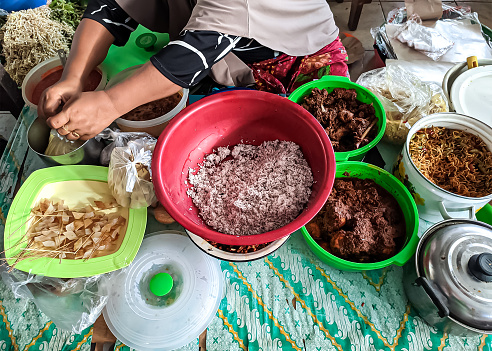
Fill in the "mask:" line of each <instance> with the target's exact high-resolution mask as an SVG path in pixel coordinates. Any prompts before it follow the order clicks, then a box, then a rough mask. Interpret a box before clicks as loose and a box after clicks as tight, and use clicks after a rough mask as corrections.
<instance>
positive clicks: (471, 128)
mask: <svg viewBox="0 0 492 351" xmlns="http://www.w3.org/2000/svg"><path fill="white" fill-rule="evenodd" d="M432 126H434V127H446V128H451V129H459V130H463V131H466V132H469V133H472V134H475V135H477V136H479V137H480V138H481V139H482V140H483V141H484V142H485V144H486V145H487V147H488V148H489V150H492V128H491V127H489V126H488V125H486V124H485V123H483V122H481V121H479V120H477V119H475V118H472V117H469V116H465V115H461V114H458V113H451V112H443V113H436V114H432V115H429V116H427V117H424V118H422V119H420V120H419V121H418V122H417V123H415V124H414V125H413V127H412V128H411V129H410V131H409V132H408V136H407V140H406V143H405V146H404V147H403V150H402V152H401V154H400V157H399V158H398V161H397V163H396V165H395V168H394V169H395V175H396V176H397V177H398V178H400V179H401V180H403V182H404V184H405V185H406V186H407V188H408V190H409V191H410V193H411V194H412V195H413V197H414V199H415V202H416V203H417V208H418V211H419V217H420V218H422V219H425V220H427V221H430V222H440V221H442V220H443V219H451V218H469V219H475V213H476V212H477V211H478V210H480V209H481V208H482V207H483V206H485V205H486V204H487V203H488V202H489V201H490V200H492V194H490V195H487V196H484V197H467V196H462V195H457V194H454V193H451V192H449V191H447V190H444V189H442V188H440V187H438V186H437V185H435V184H434V183H432V182H431V181H430V180H428V179H427V178H425V177H424V175H423V174H422V173H421V172H420V171H419V170H418V169H417V167H416V166H415V164H414V163H413V161H412V160H411V158H410V152H409V144H410V140H411V139H412V136H413V135H414V134H415V133H416V132H417V131H419V130H420V129H423V128H429V127H432Z"/></svg>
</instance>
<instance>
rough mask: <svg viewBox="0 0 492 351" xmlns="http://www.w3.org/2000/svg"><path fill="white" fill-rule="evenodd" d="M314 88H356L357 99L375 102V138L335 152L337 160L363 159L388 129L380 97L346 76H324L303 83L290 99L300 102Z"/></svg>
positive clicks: (329, 90) (367, 102) (368, 102)
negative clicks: (376, 128) (361, 144)
mask: <svg viewBox="0 0 492 351" xmlns="http://www.w3.org/2000/svg"><path fill="white" fill-rule="evenodd" d="M313 88H318V89H320V90H321V89H326V90H327V91H328V92H331V91H332V90H333V89H335V88H345V89H355V91H356V92H357V100H359V101H361V102H364V103H366V104H371V103H372V104H373V106H374V109H375V110H376V117H377V118H378V123H377V126H378V134H377V135H376V137H375V138H374V140H372V141H371V142H370V143H369V144H367V145H365V146H363V147H361V148H360V149H357V150H352V151H346V152H335V159H336V161H337V162H342V161H360V160H362V159H363V158H364V156H365V155H366V154H367V152H368V151H369V150H370V149H372V148H373V147H375V146H376V144H377V143H378V142H379V141H380V140H381V138H382V137H383V134H384V131H385V129H386V113H385V112H384V108H383V105H382V104H381V102H380V101H379V99H378V98H377V97H376V95H374V94H373V93H372V92H371V91H370V90H369V89H367V88H364V87H363V86H362V85H359V84H355V83H352V82H351V81H350V80H349V79H348V78H346V77H338V76H323V77H322V78H321V79H319V80H315V81H313V82H309V83H306V84H304V85H301V86H300V87H299V88H297V89H296V90H294V92H293V93H292V94H290V96H289V100H290V101H293V102H295V103H297V104H300V103H302V101H303V99H304V97H305V96H307V95H309V94H311V91H312V90H313Z"/></svg>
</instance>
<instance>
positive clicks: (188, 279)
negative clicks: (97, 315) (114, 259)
mask: <svg viewBox="0 0 492 351" xmlns="http://www.w3.org/2000/svg"><path fill="white" fill-rule="evenodd" d="M111 283H112V284H111V287H110V293H109V298H108V303H107V304H106V307H105V308H104V310H103V315H104V320H105V321H106V323H107V325H108V327H109V329H110V330H111V332H112V333H113V334H114V335H115V336H116V337H117V338H118V340H121V341H122V342H123V343H124V344H125V345H127V346H129V347H132V348H134V349H137V350H142V351H147V350H149V351H150V350H174V349H177V348H180V347H183V346H185V345H187V344H189V343H190V342H192V341H194V340H196V339H197V338H198V336H199V335H200V334H201V333H202V332H203V331H204V330H205V329H207V326H208V325H209V323H210V322H211V321H212V319H213V318H214V317H215V315H216V313H217V309H218V308H219V304H220V301H221V300H222V297H223V289H224V276H223V274H222V271H221V269H220V265H219V261H218V260H216V259H214V258H212V257H210V256H207V255H205V254H204V253H203V252H201V251H200V250H199V249H198V248H197V247H196V246H195V245H193V243H192V242H191V241H190V240H189V239H188V238H187V237H186V235H185V234H184V233H181V232H176V231H163V232H157V233H154V234H150V235H149V236H147V237H146V238H145V239H144V240H143V242H142V246H141V247H140V250H139V252H138V254H137V256H136V257H135V260H134V261H133V263H132V264H131V265H130V266H129V267H127V268H126V269H124V270H122V271H121V272H120V274H118V275H117V276H115V277H114V279H113V280H112V282H111Z"/></svg>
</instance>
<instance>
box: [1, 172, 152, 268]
mask: <svg viewBox="0 0 492 351" xmlns="http://www.w3.org/2000/svg"><path fill="white" fill-rule="evenodd" d="M107 181H108V168H106V167H99V166H82V165H77V166H58V167H49V168H44V169H40V170H38V171H35V172H33V173H32V174H31V176H29V178H28V179H27V180H26V181H25V182H24V184H23V185H22V187H21V188H20V189H19V192H18V193H17V195H16V196H15V198H14V201H13V202H12V206H11V207H10V210H9V213H8V216H7V222H6V224H5V232H4V242H5V248H6V251H5V257H6V259H7V263H8V264H9V265H12V264H13V263H14V262H15V259H14V258H13V257H14V256H15V255H16V254H17V253H18V252H19V251H20V250H21V249H22V248H23V247H25V246H26V245H27V243H25V244H21V245H17V246H15V245H16V243H18V242H19V241H20V239H21V238H22V237H23V236H24V234H25V233H26V231H27V230H28V225H29V224H28V223H26V221H28V219H29V216H30V212H31V209H32V208H33V207H34V206H35V205H36V204H37V202H38V201H39V200H40V199H41V198H43V197H46V198H51V199H53V200H64V201H65V204H66V205H68V206H69V207H73V206H76V204H78V207H81V206H85V205H87V204H89V203H88V202H87V200H89V201H90V200H103V201H107V200H109V199H111V198H112V196H111V191H110V189H109V187H108V185H107ZM120 211H122V215H123V216H124V217H125V218H126V219H127V226H126V231H125V233H124V235H121V234H120V236H121V237H122V241H121V244H120V247H119V249H118V250H117V251H116V252H114V253H111V254H108V255H106V256H102V257H95V258H91V259H88V260H86V261H84V260H81V259H79V260H73V259H62V260H60V259H53V258H46V257H42V258H36V259H32V260H29V259H27V260H24V261H21V262H19V263H17V265H15V268H16V269H19V270H21V271H25V272H31V273H32V274H39V275H44V276H49V277H56V278H77V277H89V276H93V275H97V274H102V273H107V272H111V271H114V270H117V269H120V268H123V267H125V266H128V265H129V264H130V263H131V262H132V261H133V259H134V258H135V255H136V254H137V252H138V249H139V247H140V244H141V242H142V239H143V235H144V232H145V226H146V224H147V209H146V208H141V209H121V210H120Z"/></svg>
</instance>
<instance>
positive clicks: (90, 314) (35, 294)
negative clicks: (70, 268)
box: [1, 267, 111, 334]
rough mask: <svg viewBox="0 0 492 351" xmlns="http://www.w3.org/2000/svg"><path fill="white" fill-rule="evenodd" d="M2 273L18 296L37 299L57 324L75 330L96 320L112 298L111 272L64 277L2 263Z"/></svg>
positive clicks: (38, 304) (73, 331)
mask: <svg viewBox="0 0 492 351" xmlns="http://www.w3.org/2000/svg"><path fill="white" fill-rule="evenodd" d="M1 276H2V280H3V282H4V283H5V284H6V285H7V286H9V287H10V289H11V290H12V292H13V293H14V296H15V298H16V299H27V300H30V301H32V302H34V303H35V304H36V306H37V307H38V308H39V309H40V310H41V312H43V313H44V314H45V315H46V316H48V318H49V319H51V320H52V321H53V323H54V324H55V325H56V327H57V328H59V329H63V330H67V331H71V332H72V333H75V334H80V333H81V332H82V331H83V330H84V329H86V328H87V327H89V326H91V325H92V324H94V322H95V321H96V319H97V318H98V317H99V315H100V314H101V312H102V309H103V308H104V306H105V305H106V303H107V301H108V298H109V284H110V280H111V274H102V275H96V276H93V277H89V278H72V279H61V278H50V277H44V276H40V275H32V274H30V273H26V272H22V271H19V270H16V269H14V270H13V271H12V272H10V273H8V272H7V269H6V268H5V267H2V268H1Z"/></svg>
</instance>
